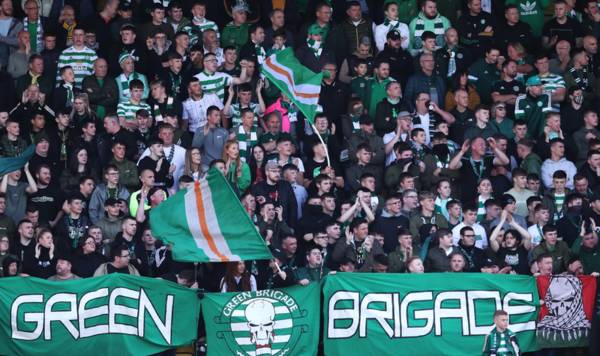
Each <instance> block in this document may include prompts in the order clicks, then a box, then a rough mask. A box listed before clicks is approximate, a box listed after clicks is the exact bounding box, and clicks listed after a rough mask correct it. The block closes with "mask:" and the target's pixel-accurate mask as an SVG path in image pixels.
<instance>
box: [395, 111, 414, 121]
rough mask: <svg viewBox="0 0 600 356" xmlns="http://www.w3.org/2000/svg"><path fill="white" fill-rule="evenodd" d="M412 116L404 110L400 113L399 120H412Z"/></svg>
mask: <svg viewBox="0 0 600 356" xmlns="http://www.w3.org/2000/svg"><path fill="white" fill-rule="evenodd" d="M411 117H412V115H411V113H410V112H408V111H406V110H402V111H400V112H399V113H398V118H399V119H403V118H411Z"/></svg>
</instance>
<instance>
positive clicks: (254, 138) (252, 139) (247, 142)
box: [236, 125, 258, 162]
mask: <svg viewBox="0 0 600 356" xmlns="http://www.w3.org/2000/svg"><path fill="white" fill-rule="evenodd" d="M236 136H237V140H238V142H239V148H240V159H241V160H242V161H244V162H247V161H248V160H249V159H250V152H252V147H254V146H255V145H256V142H258V135H257V133H256V125H252V127H251V128H250V134H247V133H246V131H244V126H242V125H240V126H238V128H237V135H236Z"/></svg>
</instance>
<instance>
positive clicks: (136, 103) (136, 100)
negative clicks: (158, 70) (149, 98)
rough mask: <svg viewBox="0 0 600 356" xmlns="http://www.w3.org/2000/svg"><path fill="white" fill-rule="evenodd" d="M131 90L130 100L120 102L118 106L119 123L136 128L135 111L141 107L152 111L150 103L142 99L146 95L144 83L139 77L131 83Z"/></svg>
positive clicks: (127, 127) (125, 126) (130, 128)
mask: <svg viewBox="0 0 600 356" xmlns="http://www.w3.org/2000/svg"><path fill="white" fill-rule="evenodd" d="M129 92H130V94H131V98H129V100H128V101H126V102H122V103H119V105H118V106H117V115H118V116H119V123H120V124H121V126H123V127H124V128H126V129H128V130H134V129H135V128H136V126H137V121H136V120H135V113H136V112H137V111H138V110H140V109H145V110H147V111H148V112H151V110H152V109H151V108H150V105H148V104H146V103H145V102H144V101H142V96H143V95H144V83H143V82H142V81H141V80H139V79H134V80H132V81H131V82H130V83H129Z"/></svg>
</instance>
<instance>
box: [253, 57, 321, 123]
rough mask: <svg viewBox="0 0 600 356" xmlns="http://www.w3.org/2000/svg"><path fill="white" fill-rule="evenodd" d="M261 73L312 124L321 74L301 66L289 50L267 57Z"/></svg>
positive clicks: (319, 90)
mask: <svg viewBox="0 0 600 356" xmlns="http://www.w3.org/2000/svg"><path fill="white" fill-rule="evenodd" d="M261 73H262V74H263V75H264V76H265V77H267V78H268V79H269V80H270V81H271V82H272V83H273V84H274V85H275V86H276V87H277V88H279V90H281V91H282V92H283V93H285V95H287V96H288V98H290V100H292V102H293V103H294V104H296V106H298V109H300V111H302V113H303V114H304V116H306V118H307V119H308V121H309V122H310V123H313V122H314V118H315V114H316V112H317V107H318V105H319V95H320V94H321V81H322V80H323V73H315V72H313V71H311V70H310V69H308V68H307V67H305V66H303V65H302V63H300V62H299V61H298V58H296V56H295V55H294V51H293V50H292V49H291V48H286V49H284V50H283V51H280V52H277V53H275V54H272V55H271V56H270V57H268V58H267V59H266V60H265V62H264V63H263V65H262V67H261Z"/></svg>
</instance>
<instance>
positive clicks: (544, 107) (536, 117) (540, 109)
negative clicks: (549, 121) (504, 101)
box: [515, 94, 552, 139]
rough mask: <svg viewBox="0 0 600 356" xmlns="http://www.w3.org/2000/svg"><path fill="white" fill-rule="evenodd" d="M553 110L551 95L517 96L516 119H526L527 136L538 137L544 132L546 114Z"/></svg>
mask: <svg viewBox="0 0 600 356" xmlns="http://www.w3.org/2000/svg"><path fill="white" fill-rule="evenodd" d="M551 110H552V105H551V100H550V95H548V94H542V95H540V96H539V97H537V98H534V97H532V96H530V95H527V94H524V95H519V96H518V97H517V102H516V103H515V119H517V120H518V119H521V120H525V122H526V123H527V136H529V137H530V138H533V139H537V138H538V137H540V136H541V135H542V133H543V132H544V125H545V124H546V118H545V115H546V113H547V112H549V111H551Z"/></svg>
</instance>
